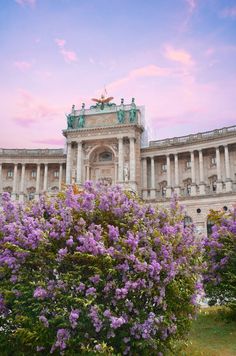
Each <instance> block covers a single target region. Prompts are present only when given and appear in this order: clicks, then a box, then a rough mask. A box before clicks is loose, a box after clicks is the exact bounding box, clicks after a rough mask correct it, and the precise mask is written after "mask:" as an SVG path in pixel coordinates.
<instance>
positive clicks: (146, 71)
mask: <svg viewBox="0 0 236 356" xmlns="http://www.w3.org/2000/svg"><path fill="white" fill-rule="evenodd" d="M169 74H170V70H169V69H168V68H163V67H158V66H156V65H154V64H150V65H147V66H144V67H140V68H136V69H133V70H131V71H130V72H129V73H128V75H127V76H125V77H123V78H121V79H118V80H115V81H114V82H112V83H110V84H108V86H107V88H108V89H109V90H114V89H117V88H118V87H120V86H122V85H124V84H126V83H128V82H129V81H131V80H134V79H136V78H142V77H165V76H168V75H169Z"/></svg>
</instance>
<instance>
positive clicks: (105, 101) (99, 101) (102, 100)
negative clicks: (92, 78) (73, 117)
mask: <svg viewBox="0 0 236 356" xmlns="http://www.w3.org/2000/svg"><path fill="white" fill-rule="evenodd" d="M105 94H107V91H106V89H105V90H104V93H102V94H101V98H100V99H96V98H92V101H95V102H96V103H97V105H94V106H91V109H93V108H100V109H101V110H103V109H104V107H105V105H107V106H113V105H115V104H113V103H110V101H111V100H112V99H114V98H113V96H109V97H107V98H106V96H105Z"/></svg>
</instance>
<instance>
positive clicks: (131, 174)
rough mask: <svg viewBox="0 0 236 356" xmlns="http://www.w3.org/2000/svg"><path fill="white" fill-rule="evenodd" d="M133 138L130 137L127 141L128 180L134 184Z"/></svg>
mask: <svg viewBox="0 0 236 356" xmlns="http://www.w3.org/2000/svg"><path fill="white" fill-rule="evenodd" d="M134 140H135V138H134V137H130V139H129V161H130V174H129V179H130V181H131V182H132V183H135V181H136V177H135V141H134Z"/></svg>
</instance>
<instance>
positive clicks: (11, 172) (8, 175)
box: [7, 170, 13, 178]
mask: <svg viewBox="0 0 236 356" xmlns="http://www.w3.org/2000/svg"><path fill="white" fill-rule="evenodd" d="M7 177H8V178H12V177H13V171H12V170H10V171H8V172H7Z"/></svg>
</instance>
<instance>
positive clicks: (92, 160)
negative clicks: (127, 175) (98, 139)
mask: <svg viewBox="0 0 236 356" xmlns="http://www.w3.org/2000/svg"><path fill="white" fill-rule="evenodd" d="M89 167H90V179H91V180H92V181H94V182H103V183H105V184H115V183H116V180H117V179H116V175H117V173H116V172H117V170H116V157H115V152H114V151H113V150H112V148H110V147H109V146H100V147H97V148H95V149H94V150H93V151H92V152H91V154H90V155H89Z"/></svg>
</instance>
